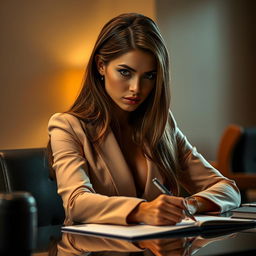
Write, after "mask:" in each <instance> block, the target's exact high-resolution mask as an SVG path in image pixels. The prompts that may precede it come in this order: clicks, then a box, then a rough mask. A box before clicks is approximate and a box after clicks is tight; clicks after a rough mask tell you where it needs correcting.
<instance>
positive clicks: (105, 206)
mask: <svg viewBox="0 0 256 256" xmlns="http://www.w3.org/2000/svg"><path fill="white" fill-rule="evenodd" d="M174 123H175V122H174ZM48 130H49V136H50V140H51V146H52V151H53V160H54V164H53V168H54V170H55V171H56V178H57V184H58V193H59V194H60V196H61V197H62V200H63V205H64V209H65V213H66V219H65V222H64V223H65V224H72V223H73V222H86V223H116V224H127V222H126V218H127V216H128V214H129V213H130V212H131V211H132V210H133V209H134V208H135V207H136V206H137V205H138V204H139V203H140V202H142V201H143V200H148V201H150V200H153V199H155V198H156V197H157V196H158V195H159V194H160V192H159V190H158V189H157V188H156V187H155V186H154V185H153V184H152V179H153V178H154V177H157V178H158V179H159V180H160V181H161V182H163V178H162V177H161V175H160V173H159V171H158V169H157V167H156V165H155V164H154V163H153V162H152V161H150V160H147V181H146V185H145V190H144V193H143V195H142V198H137V197H136V188H135V183H134V180H133V176H132V174H131V171H130V170H129V167H128V165H127V163H126V161H125V156H124V155H123V153H122V151H121V149H120V147H119V145H118V142H117V141H116V139H115V136H114V134H113V132H111V131H110V132H109V133H108V135H107V136H106V138H105V140H104V141H103V142H102V143H101V144H100V145H98V146H94V145H93V144H92V143H91V141H90V139H89V138H90V135H91V134H92V133H93V131H94V129H93V127H90V126H89V125H87V126H86V125H85V123H84V122H82V121H80V120H79V119H77V118H76V117H74V116H73V115H70V114H66V113H57V114H55V115H53V116H52V117H51V119H50V121H49V126H48ZM175 138H176V140H177V143H178V152H179V159H180V160H179V161H180V164H181V166H182V170H181V171H180V173H179V177H178V179H179V182H180V185H181V186H182V187H184V188H185V190H187V191H188V192H189V193H190V194H195V195H198V196H201V197H204V198H207V199H209V200H211V201H213V202H215V203H216V204H217V205H219V207H220V209H221V212H224V211H227V210H229V209H232V208H234V207H238V206H239V204H240V193H239V190H238V188H237V187H236V185H235V183H234V181H232V180H229V179H227V178H225V177H223V176H222V175H221V174H220V173H219V171H217V170H216V169H214V168H213V167H212V166H211V165H210V164H209V163H208V162H207V161H206V160H205V159H204V158H203V157H202V156H201V155H200V154H199V153H198V152H197V151H196V149H195V148H194V147H192V146H191V144H190V143H189V142H188V140H187V139H186V137H185V136H184V135H183V134H182V133H181V131H180V130H179V129H178V127H177V125H176V123H175Z"/></svg>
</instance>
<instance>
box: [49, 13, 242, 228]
mask: <svg viewBox="0 0 256 256" xmlns="http://www.w3.org/2000/svg"><path fill="white" fill-rule="evenodd" d="M170 98H171V95H170V78H169V57H168V52H167V49H166V46H165V43H164V41H163V39H162V36H161V34H160V32H159V29H158V27H157V25H156V24H155V23H154V21H152V20H151V19H150V18H148V17H145V16H143V15H140V14H134V13H128V14H122V15H119V16H117V17H115V18H113V19H112V20H110V21H109V22H108V23H107V24H106V25H105V26H104V27H103V29H102V30H101V32H100V34H99V37H98V39H97V41H96V44H95V47H94V49H93V51H92V54H91V57H90V60H89V63H88V65H87V70H86V74H85V79H84V85H83V88H82V90H81V92H80V94H79V96H78V98H77V99H76V101H75V102H74V104H73V106H72V107H71V108H70V110H69V111H67V112H65V113H57V114H55V115H53V116H52V117H51V119H50V121H49V136H50V148H51V151H52V154H51V156H52V160H53V170H54V172H55V174H56V179H57V184H58V193H59V194H60V195H61V197H62V199H63V204H64V208H65V212H66V219H65V224H72V223H73V222H84V223H116V224H129V223H139V222H144V223H147V224H152V225H167V224H175V223H177V222H179V221H180V220H181V219H182V218H184V217H185V214H184V209H185V204H184V202H185V199H184V198H183V197H182V196H180V194H179V191H180V188H181V187H182V188H184V189H185V190H186V191H187V192H188V193H189V194H190V195H191V196H190V197H189V198H188V199H186V202H187V204H188V205H189V207H190V211H191V212H192V213H195V212H209V211H211V212H213V211H214V212H223V211H227V210H229V209H231V208H234V207H237V206H238V205H239V204H240V194H239V190H238V189H237V187H236V185H235V183H234V182H233V181H231V180H229V179H227V178H225V177H223V176H222V175H221V174H220V173H219V172H218V171H217V170H216V169H214V168H213V167H212V166H211V165H210V164H209V163H208V162H207V161H206V160H205V159H204V158H203V157H202V156H201V155H200V154H199V153H198V152H197V151H196V149H195V148H194V147H192V146H191V144H190V143H189V142H188V140H187V139H186V137H185V136H184V135H183V134H182V132H181V131H180V130H179V128H178V127H177V125H176V122H175V120H174V118H173V116H172V114H171V112H170ZM153 178H157V179H158V180H159V181H160V182H161V183H162V184H163V185H164V186H166V187H167V188H168V189H169V190H170V191H171V192H172V196H171V195H165V194H161V191H159V190H158V189H157V187H156V186H154V184H153V183H152V179H153Z"/></svg>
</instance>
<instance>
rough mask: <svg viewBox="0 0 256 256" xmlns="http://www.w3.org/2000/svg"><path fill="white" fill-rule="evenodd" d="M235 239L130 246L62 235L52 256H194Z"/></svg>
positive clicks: (168, 240) (192, 239) (162, 241)
mask: <svg viewBox="0 0 256 256" xmlns="http://www.w3.org/2000/svg"><path fill="white" fill-rule="evenodd" d="M234 236H235V235H234V234H230V235H225V236H219V237H214V238H203V237H200V236H197V237H183V238H164V239H154V240H144V241H138V242H128V241H123V240H116V239H109V238H100V237H93V236H87V235H77V234H71V233H63V235H62V239H61V241H60V242H59V243H58V244H57V251H55V250H53V251H52V253H51V254H49V255H50V256H53V255H54V256H55V255H56V256H78V255H79V256H85V255H86V256H87V255H113V256H119V255H120V256H126V255H127V256H128V255H131V256H132V255H145V256H151V255H156V256H167V255H172V256H173V255H175V256H188V255H193V254H195V253H196V252H197V251H198V250H200V248H202V247H204V246H206V245H208V244H209V243H211V242H214V241H217V240H223V239H226V238H230V237H234ZM54 251H55V252H54Z"/></svg>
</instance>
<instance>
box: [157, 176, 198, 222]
mask: <svg viewBox="0 0 256 256" xmlns="http://www.w3.org/2000/svg"><path fill="white" fill-rule="evenodd" d="M152 182H153V184H154V185H155V186H156V187H157V188H158V189H159V190H160V191H161V192H162V193H163V194H166V195H169V196H172V193H171V191H169V190H168V189H167V188H166V187H165V186H164V185H163V184H161V183H160V182H159V180H158V179H157V178H154V179H152ZM184 211H185V214H186V215H187V216H188V217H189V218H190V219H192V220H193V221H197V220H196V218H195V217H194V216H193V215H192V214H191V213H190V212H189V210H188V209H187V207H186V205H185V204H184Z"/></svg>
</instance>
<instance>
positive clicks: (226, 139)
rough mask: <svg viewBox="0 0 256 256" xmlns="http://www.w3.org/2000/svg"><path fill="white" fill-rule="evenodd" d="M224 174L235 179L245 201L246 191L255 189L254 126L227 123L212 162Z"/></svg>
mask: <svg viewBox="0 0 256 256" xmlns="http://www.w3.org/2000/svg"><path fill="white" fill-rule="evenodd" d="M212 164H213V165H214V167H216V168H217V169H218V170H219V171H220V172H221V173H222V174H223V175H224V176H226V177H228V178H230V179H233V180H235V182H236V184H237V186H238V187H239V189H240V191H241V193H242V201H247V198H246V191H247V190H249V189H256V128H252V127H251V128H243V127H241V126H239V125H229V126H228V127H227V128H226V129H225V131H224V133H223V135H222V137H221V140H220V144H219V147H218V152H217V160H216V161H215V162H212Z"/></svg>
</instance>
